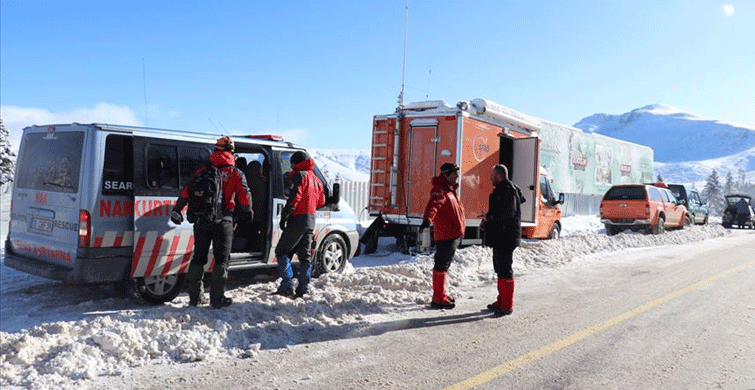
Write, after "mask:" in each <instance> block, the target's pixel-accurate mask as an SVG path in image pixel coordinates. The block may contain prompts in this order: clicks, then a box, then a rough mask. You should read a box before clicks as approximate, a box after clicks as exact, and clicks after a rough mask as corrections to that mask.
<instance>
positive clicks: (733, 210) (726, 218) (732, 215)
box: [721, 194, 755, 229]
mask: <svg viewBox="0 0 755 390" xmlns="http://www.w3.org/2000/svg"><path fill="white" fill-rule="evenodd" d="M742 199H744V200H745V201H746V202H747V204H748V206H749V207H750V216H749V218H746V219H745V224H744V226H745V227H750V228H751V229H755V216H754V215H753V212H752V198H751V197H750V196H749V195H744V194H729V195H725V196H724V200H725V201H726V208H725V209H724V214H723V215H722V216H721V225H723V227H725V228H727V229H728V228H731V227H732V226H739V220H738V215H737V203H738V202H739V201H740V200H742Z"/></svg>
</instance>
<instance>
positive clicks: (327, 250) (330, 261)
mask: <svg viewBox="0 0 755 390" xmlns="http://www.w3.org/2000/svg"><path fill="white" fill-rule="evenodd" d="M347 256H348V252H347V250H346V242H344V241H343V238H341V236H339V235H338V234H331V235H329V236H327V237H325V240H324V241H323V242H322V244H320V249H319V250H318V251H317V262H316V263H315V267H314V269H313V270H312V271H313V272H312V273H313V276H314V277H318V276H320V275H322V274H327V273H330V272H341V271H343V269H344V268H345V267H346V260H347Z"/></svg>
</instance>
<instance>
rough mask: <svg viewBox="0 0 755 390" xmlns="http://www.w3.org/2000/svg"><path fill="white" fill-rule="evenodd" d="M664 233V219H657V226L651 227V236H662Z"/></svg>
mask: <svg viewBox="0 0 755 390" xmlns="http://www.w3.org/2000/svg"><path fill="white" fill-rule="evenodd" d="M665 231H666V218H663V217H658V224H657V225H655V226H653V234H663V232H665Z"/></svg>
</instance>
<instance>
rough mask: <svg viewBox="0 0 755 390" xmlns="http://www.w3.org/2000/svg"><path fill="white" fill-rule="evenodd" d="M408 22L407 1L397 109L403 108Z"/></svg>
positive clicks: (407, 1) (407, 2) (407, 4)
mask: <svg viewBox="0 0 755 390" xmlns="http://www.w3.org/2000/svg"><path fill="white" fill-rule="evenodd" d="M408 20H409V0H406V5H405V7H404V63H403V66H402V68H401V93H399V94H398V108H399V109H402V108H404V87H405V86H406V36H407V33H406V25H407V23H408Z"/></svg>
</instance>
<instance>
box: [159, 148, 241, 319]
mask: <svg viewBox="0 0 755 390" xmlns="http://www.w3.org/2000/svg"><path fill="white" fill-rule="evenodd" d="M234 146H235V145H234V142H233V140H232V139H230V138H229V137H223V138H220V139H218V141H217V143H216V144H215V150H214V152H213V153H212V154H211V155H210V158H209V163H210V164H211V165H212V166H214V167H216V168H218V169H219V170H220V174H221V182H222V191H223V194H222V196H223V201H222V207H221V212H220V215H218V216H217V219H216V220H214V221H210V220H207V219H206V218H202V217H199V218H197V220H196V221H194V255H193V256H192V258H191V263H190V264H189V270H188V271H187V272H186V284H187V287H188V290H189V306H197V305H198V304H199V303H200V302H201V301H202V297H203V296H204V288H203V286H202V277H203V276H204V267H205V265H206V264H207V256H208V254H209V251H210V244H212V254H213V255H214V256H215V267H214V268H213V271H212V287H210V304H211V305H212V307H213V308H221V307H226V306H229V305H230V304H231V303H232V300H231V298H228V297H226V296H225V283H226V281H227V280H228V260H229V258H230V255H231V244H232V242H233V210H234V209H235V208H236V201H238V205H239V206H240V209H241V210H242V212H243V213H244V214H242V215H248V218H249V220H251V219H252V217H253V215H254V214H253V211H252V200H251V197H250V196H249V188H248V187H247V184H246V177H245V176H244V173H243V172H241V170H239V169H238V168H236V167H235V159H234V157H233V151H234ZM208 168H209V165H208V166H203V167H201V168H199V169H198V170H197V171H196V172H195V173H194V176H193V177H192V179H191V181H190V182H189V184H188V185H187V186H186V187H184V189H183V191H181V195H179V197H178V200H177V201H176V205H175V207H173V212H171V214H170V219H171V221H173V223H175V224H180V223H182V222H183V215H182V214H181V212H182V210H183V208H184V207H185V206H186V204H187V203H189V187H190V186H191V185H192V183H193V182H194V181H195V180H196V179H197V178H198V177H199V176H200V174H202V172H203V171H204V170H206V169H208ZM190 208H191V206H190ZM191 211H192V210H189V212H190V213H191ZM190 217H191V215H190ZM191 219H192V218H190V220H189V222H192V221H191Z"/></svg>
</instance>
